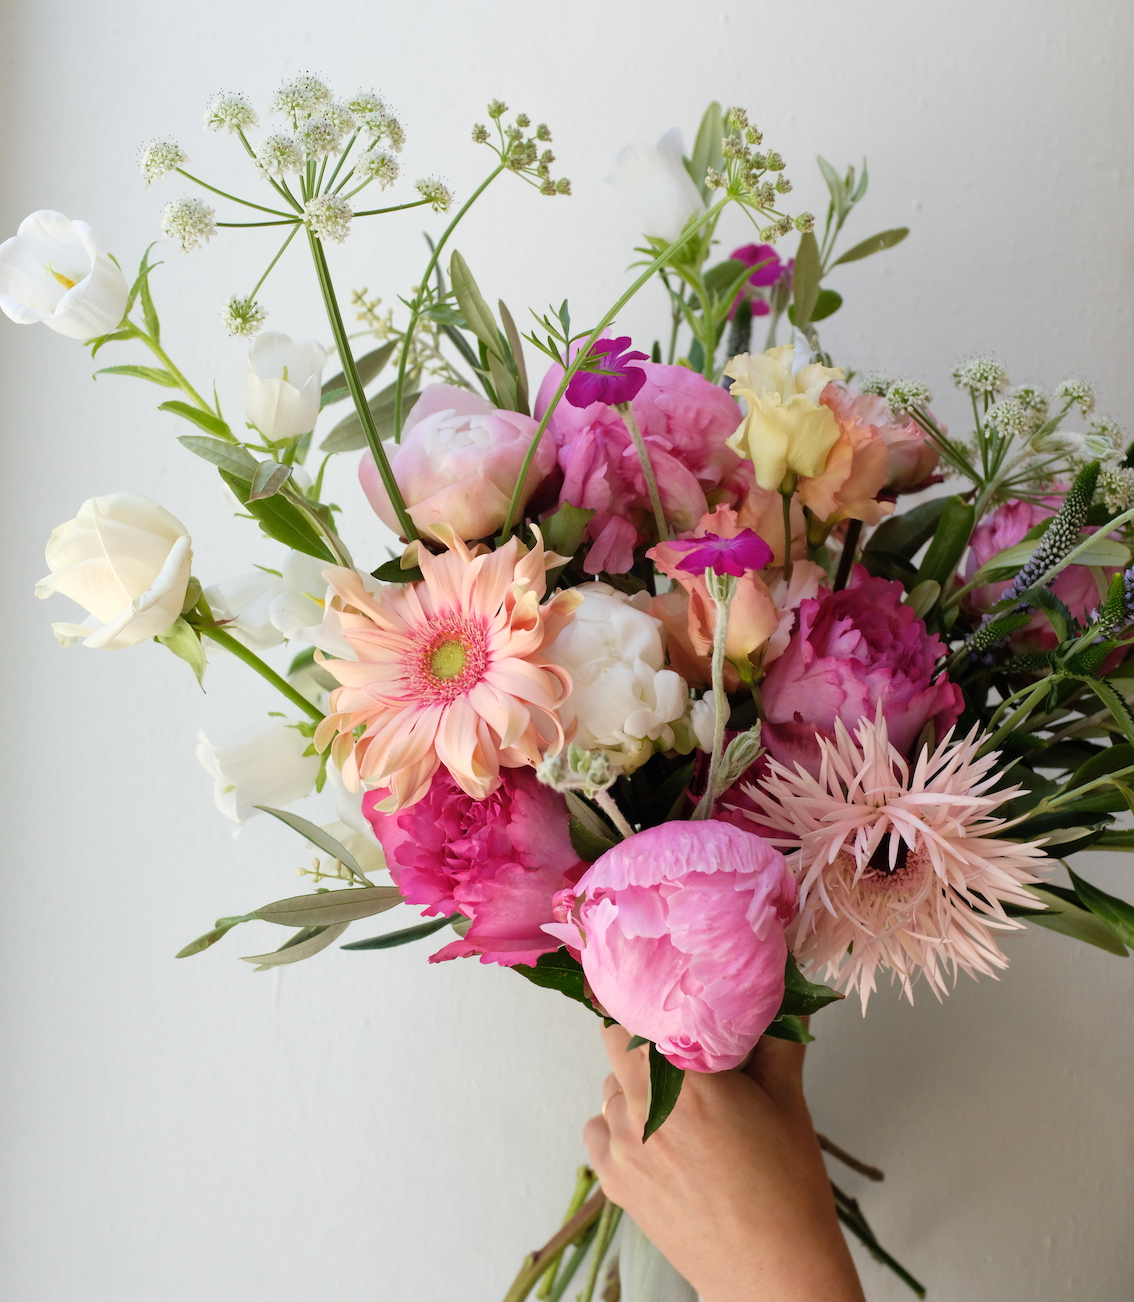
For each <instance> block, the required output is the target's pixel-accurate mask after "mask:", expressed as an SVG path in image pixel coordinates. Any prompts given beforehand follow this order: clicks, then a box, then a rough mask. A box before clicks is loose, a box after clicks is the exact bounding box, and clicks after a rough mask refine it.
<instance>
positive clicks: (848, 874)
mask: <svg viewBox="0 0 1134 1302" xmlns="http://www.w3.org/2000/svg"><path fill="white" fill-rule="evenodd" d="M835 731H836V736H835V739H834V741H829V740H827V739H825V738H820V739H819V744H820V746H821V748H822V763H821V768H820V772H819V777H818V779H816V778H813V777H812V776H811V775H810V774H809V773H807V772H805V771H804V770H803V769H802V768H801V767H799V766H798V765H797V766H796V771H795V772H794V773H792V772H789V771H788V769H787V768H785V767H784V766H783V765H782V764H779V763H777V762H776V761H775V760H769V761H768V769H769V772H768V776H767V777H765V778H764V779H762V780H761V782H760V784H759V786H746V787H745V788H744V790H745V793H746V794H747V795H749V796H750V797H751V798H752V800H753V801H754V802H755V804H756V805H757V806H758V808H759V811H760V812H759V813H749V814H748V817H749V818H751V819H753V820H754V821H756V822H759V823H761V824H763V825H764V826H765V827H768V826H770V827H772V828H774V829H776V830H778V831H782V832H784V833H786V834H787V835H786V836H785V838H784V839H783V840H773V844H778V845H780V846H781V847H782V848H784V849H785V850H786V849H787V848H788V847H790V846H796V847H798V848H797V849H796V851H795V853H794V854H793V855H791V856H790V858H789V860H788V862H789V863H790V864H791V865H792V867H793V869H794V871H795V874H796V877H797V880H798V882H799V905H800V909H799V916H798V917H797V918H796V920H795V922H794V923H793V924H792V928H793V930H791V931H789V933H788V939H789V944H790V945H791V948H792V951H793V953H794V954H795V955H796V957H797V958H798V959H799V961H800V963H801V964H804V963H806V964H808V965H809V966H810V967H811V968H812V969H814V970H818V969H819V968H824V969H825V978H826V979H827V980H829V981H833V982H835V983H836V984H838V985H841V986H843V987H844V988H845V989H847V990H857V991H858V993H859V995H860V997H861V999H862V1009H863V1012H864V1013H865V1012H866V1004H867V1001H868V999H869V998H870V995H871V994H872V993H873V991H874V989H875V984H874V976H875V972H876V971H877V969H878V968H879V967H888V968H889V969H890V971H891V974H892V977H891V979H892V980H894V979H896V980H897V981H899V982H900V983H901V986H902V989H903V990H904V991H905V993H906V996H907V998H908V999H910V1001H911V1002H912V1001H913V991H912V986H913V982H914V980H915V979H916V978H917V975H918V972H919V970H920V971H921V972H923V973H924V974H925V979H926V981H927V982H928V983H929V986H930V989H931V990H932V991H933V992H934V994H936V995H937V997H938V998H939V999H940V998H941V996H942V995H943V994H944V993H946V991H947V986H946V980H945V977H946V973H947V971H948V970H949V969H952V974H953V979H954V981H955V980H956V974H957V970H958V969H960V968H963V969H964V970H965V971H966V972H967V973H968V974H969V975H970V976H973V977H975V976H977V975H978V974H985V975H988V976H994V975H995V972H994V969H995V968H1004V967H1007V965H1008V960H1007V959H1006V958H1005V956H1004V955H1003V953H1001V951H1000V949H999V947H998V946H997V944H996V939H995V935H994V933H995V932H997V931H1015V930H1019V929H1020V927H1021V926H1022V924H1020V923H1018V922H1016V921H1014V920H1013V919H1011V918H1009V917H1008V916H1007V915H1006V913H1005V912H1004V908H1003V902H1005V901H1006V902H1009V903H1012V904H1022V905H1026V906H1028V907H1029V908H1036V907H1037V901H1036V898H1035V896H1033V895H1031V894H1029V893H1028V892H1027V891H1025V890H1024V883H1025V882H1034V881H1037V880H1038V878H1037V877H1036V876H1034V874H1033V871H1032V870H1033V869H1034V868H1037V867H1038V866H1039V863H1038V861H1040V860H1042V859H1043V858H1044V855H1043V851H1042V850H1041V849H1040V844H1039V843H1038V842H1028V843H1018V842H1014V841H1008V840H1001V839H999V835H998V834H999V833H1001V832H1002V831H1003V829H1004V828H1005V827H1007V826H1008V825H1009V824H1008V821H1007V820H1005V819H1002V818H991V817H989V813H990V811H991V810H993V809H995V808H996V807H997V806H998V805H1001V804H1003V803H1004V801H1006V800H1010V799H1011V798H1012V796H1013V795H1015V794H1016V792H1017V791H1018V790H1019V788H1012V789H1011V790H999V791H995V792H992V791H990V788H991V787H993V786H994V785H995V783H996V781H997V779H998V777H999V774H998V773H997V772H990V770H992V769H993V766H994V764H995V762H996V759H997V755H996V754H995V753H993V754H990V755H985V756H983V757H981V758H978V757H977V749H978V747H979V744H980V743H979V739H978V738H977V736H976V730H975V729H974V730H973V732H971V733H970V734H969V735H968V736H967V737H966V738H965V739H964V740H963V741H959V742H956V743H955V744H952V745H951V744H950V741H951V737H952V734H951V733H950V735H949V736H947V737H946V738H945V740H944V741H943V742H942V744H941V745H940V746H938V747H937V749H936V750H935V751H933V752H932V753H930V752H929V750H928V749H923V750H922V752H921V754H920V755H919V757H918V759H917V762H916V764H914V766H913V771H912V772H911V771H910V766H909V765H908V764H907V763H906V761H905V760H904V759H903V758H902V756H901V755H900V754H899V753H898V751H897V750H895V748H894V747H893V746H892V745H891V744H890V740H889V736H888V733H887V729H886V721H885V719H884V718H883V716H882V711H881V708H879V711H878V716H877V719H876V720H875V721H874V722H871V721H870V720H868V719H864V720H863V721H862V723H860V724H859V726H858V729H857V735H856V737H854V738H852V737H851V736H850V734H849V733H848V732H847V730H846V728H845V727H844V726H843V725H842V723H841V722H839V721H837V720H836V723H835ZM769 839H771V838H769Z"/></svg>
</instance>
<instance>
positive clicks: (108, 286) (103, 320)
mask: <svg viewBox="0 0 1134 1302" xmlns="http://www.w3.org/2000/svg"><path fill="white" fill-rule="evenodd" d="M128 296H129V290H128V289H127V286H126V279H125V277H124V276H123V275H122V272H121V271H120V270H119V269H118V267H117V266H115V264H114V263H113V262H111V260H110V259H109V258H108V257H107V256H106V254H105V253H100V252H99V248H98V237H97V236H96V235H95V233H94V231H93V230H92V228H91V227H90V226H88V225H87V223H86V222H81V221H71V220H70V219H69V218H67V217H64V216H63V214H62V213H61V212H54V211H52V210H51V209H50V208H44V209H41V210H40V211H39V212H33V213H32V214H31V216H30V217H25V218H24V220H23V221H22V222H21V223H20V226H19V230H18V231H17V232H16V234H15V235H13V236H12V238H11V239H8V240H5V241H4V243H3V244H0V309H3V311H4V313H5V314H6V315H7V316H9V317H11V319H12V320H13V321H16V322H18V323H19V324H20V325H33V324H35V323H36V322H42V323H43V324H44V325H45V326H47V327H48V328H49V329H51V330H55V331H57V332H58V333H59V334H61V335H66V336H67V337H68V338H69V339H91V338H93V337H94V336H95V335H101V334H106V333H107V332H108V331H111V330H114V329H116V328H117V326H118V325H119V323H120V322H121V320H122V317H123V315H124V314H125V312H126V299H127V297H128Z"/></svg>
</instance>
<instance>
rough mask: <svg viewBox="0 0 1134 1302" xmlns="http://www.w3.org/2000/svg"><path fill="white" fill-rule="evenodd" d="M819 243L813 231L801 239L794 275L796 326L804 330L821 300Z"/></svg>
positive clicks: (793, 299)
mask: <svg viewBox="0 0 1134 1302" xmlns="http://www.w3.org/2000/svg"><path fill="white" fill-rule="evenodd" d="M821 272H822V268H821V267H820V265H819V241H818V240H817V239H816V238H815V234H814V232H813V231H808V232H807V233H806V234H804V235H801V236H800V237H799V248H798V249H797V250H796V255H795V271H794V272H793V274H792V306H793V307H794V309H795V312H794V316H795V324H796V325H797V326H799V327H800V328H802V327H803V326H805V325H808V324H810V322H811V313H812V312H813V311H814V309H815V304H816V302H817V301H818V298H819V276H820V274H821Z"/></svg>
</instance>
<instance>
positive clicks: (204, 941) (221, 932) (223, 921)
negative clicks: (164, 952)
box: [174, 913, 256, 958]
mask: <svg viewBox="0 0 1134 1302" xmlns="http://www.w3.org/2000/svg"><path fill="white" fill-rule="evenodd" d="M255 917H256V915H255V914H254V913H245V914H244V915H243V916H242V917H239V918H220V919H219V920H218V921H217V925H216V926H215V927H214V928H213V929H212V931H206V932H205V934H204V935H203V936H198V937H197V939H196V940H191V941H190V942H189V944H188V945H186V946H185V948H184V949H179V950H178V951H177V953H176V954H175V955H174V958H192V957H193V955H194V954H200V953H201V952H202V951H203V950H206V949H208V948H209V946H210V945H215V944H216V943H217V941H218V940H220V938H221V937H222V936H227V935H228V933H229V932H230V931H231V930H232V929H233V927H237V926H239V925H240V923H242V922H252V921H253V920H254V919H255Z"/></svg>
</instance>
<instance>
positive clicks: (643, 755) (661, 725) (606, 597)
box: [541, 583, 689, 772]
mask: <svg viewBox="0 0 1134 1302" xmlns="http://www.w3.org/2000/svg"><path fill="white" fill-rule="evenodd" d="M576 591H577V592H579V593H580V594H581V595H582V598H583V604H582V605H581V606H580V607H579V608H578V610H576V611H575V615H574V618H573V619H572V620H571V622H570V623H569V624H568V625H567V627H566V628H565V629H563V631H562V632H561V633H560V634H559V636H558V637H557V638H556V639H555V641H554V642H552V644H551V645H550V646H549V647H545V648H544V650H543V651H542V653H541V654H542V655H543V656H544V658H545V659H547V660H549V661H551V663H552V664H557V665H561V666H562V667H563V668H564V669H566V670H567V671H568V672H569V673H570V674H571V680H572V682H573V684H574V686H573V687H572V690H571V695H570V696H568V698H567V700H566V701H565V702H564V703H563V705H562V706H560V709H559V713H560V717H561V718H562V720H563V724H564V727H566V728H568V729H570V728H572V727H574V734H573V737H572V740H574V741H575V742H577V743H578V745H580V746H582V747H583V748H584V749H585V750H599V749H601V750H605V751H606V752H607V753H608V754H609V755H610V759H611V762H612V763H613V764H615V765H617V767H619V768H620V769H621V770H622V771H623V772H630V771H631V770H632V769H635V768H637V767H638V766H639V765H640V764H644V763H645V762H646V760H648V759H649V758H650V756H651V755H652V754H653V753H654V750H655V749H661V750H670V749H673V748H674V745H675V741H676V734H675V731H674V727H673V725H674V724H677V725H678V730H679V731H680V732H682V733H684V732H685V731H687V729H683V728H681V726H680V725H681V721H682V720H683V719H684V718H685V715H686V711H687V709H688V706H689V691H688V688H687V686H686V683H685V679H684V678H682V677H681V675H680V674H677V673H675V672H674V671H673V670H672V669H667V668H666V667H665V643H664V642H663V640H662V626H661V621H660V620H657V619H655V618H654V617H653V616H652V615H647V614H646V612H645V611H644V610H640V609H639V608H638V605H637V603H638V602H639V601H640V599H641V598H642V597H644V598H645V600H646V601H647V602H648V601H649V596H648V594H646V593H642V594H640V597H627V596H626V595H625V594H624V593H621V592H617V591H615V589H614V588H612V587H610V586H609V585H608V584H606V583H584V584H581V585H580V586H579V587H578V588H577V589H576Z"/></svg>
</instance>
